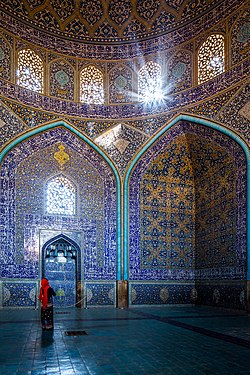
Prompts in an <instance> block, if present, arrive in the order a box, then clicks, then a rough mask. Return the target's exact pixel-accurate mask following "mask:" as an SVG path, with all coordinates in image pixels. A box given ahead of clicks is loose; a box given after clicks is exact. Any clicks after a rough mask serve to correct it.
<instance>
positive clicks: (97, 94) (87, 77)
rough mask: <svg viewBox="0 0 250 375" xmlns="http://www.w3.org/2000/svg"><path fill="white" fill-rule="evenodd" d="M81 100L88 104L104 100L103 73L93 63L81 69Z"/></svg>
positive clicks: (100, 102)
mask: <svg viewBox="0 0 250 375" xmlns="http://www.w3.org/2000/svg"><path fill="white" fill-rule="evenodd" d="M80 100H81V101H82V102H85V103H88V104H102V103H103V102H104V90H103V74H102V72H101V71H100V70H99V69H97V68H96V67H95V66H93V65H89V66H87V67H86V68H84V69H83V70H82V71H81V75H80Z"/></svg>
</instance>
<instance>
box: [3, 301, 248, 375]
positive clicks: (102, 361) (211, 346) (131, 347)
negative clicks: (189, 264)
mask: <svg viewBox="0 0 250 375" xmlns="http://www.w3.org/2000/svg"><path fill="white" fill-rule="evenodd" d="M54 320H55V328H54V331H53V332H50V331H42V330H41V327H40V323H39V311H38V310H32V309H5V308H4V309H1V310H0V334H1V350H0V374H1V375H26V374H33V375H35V374H36V375H38V374H39V375H40V374H41V375H42V374H51V375H52V374H54V375H56V374H57V375H74V374H78V375H84V374H91V375H94V374H106V375H112V374H127V375H140V374H144V375H184V374H185V375H218V374H220V375H241V374H248V375H249V374H250V316H248V315H247V314H245V313H242V312H232V311H227V310H221V309H214V308H209V307H192V306H169V307H153V306H152V307H140V308H130V309H123V310H122V309H114V308H89V309H77V308H74V309H72V308H71V309H65V310H61V309H55V310H54ZM66 333H68V334H66ZM80 333H82V334H80Z"/></svg>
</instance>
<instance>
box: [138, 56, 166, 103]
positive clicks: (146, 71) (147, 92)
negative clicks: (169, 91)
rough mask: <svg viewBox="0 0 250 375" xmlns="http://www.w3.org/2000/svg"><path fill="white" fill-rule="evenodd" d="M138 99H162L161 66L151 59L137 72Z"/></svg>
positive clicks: (148, 100)
mask: <svg viewBox="0 0 250 375" xmlns="http://www.w3.org/2000/svg"><path fill="white" fill-rule="evenodd" d="M138 95H139V100H142V101H145V102H150V101H157V100H160V99H162V97H163V93H162V77H161V66H160V65H159V64H157V63H155V62H153V61H149V62H147V63H146V64H145V65H144V66H143V67H142V68H141V69H140V70H139V73H138Z"/></svg>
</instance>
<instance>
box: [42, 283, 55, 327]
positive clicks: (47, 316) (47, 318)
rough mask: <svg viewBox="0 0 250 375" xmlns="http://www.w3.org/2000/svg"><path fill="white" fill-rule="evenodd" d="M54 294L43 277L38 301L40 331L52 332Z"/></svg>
mask: <svg viewBox="0 0 250 375" xmlns="http://www.w3.org/2000/svg"><path fill="white" fill-rule="evenodd" d="M55 295H56V293H55V292H54V290H53V288H51V286H50V285H49V281H48V279H46V278H45V277H44V278H43V279H42V280H41V288H40V293H39V300H40V302H41V324H42V329H46V330H53V328H54V325H53V296H55Z"/></svg>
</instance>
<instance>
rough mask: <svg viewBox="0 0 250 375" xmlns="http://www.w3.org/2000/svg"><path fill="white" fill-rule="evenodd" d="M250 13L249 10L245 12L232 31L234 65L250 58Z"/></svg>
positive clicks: (231, 49)
mask: <svg viewBox="0 0 250 375" xmlns="http://www.w3.org/2000/svg"><path fill="white" fill-rule="evenodd" d="M249 20H250V12H249V9H245V10H243V11H242V12H241V13H240V15H239V17H238V19H237V21H236V22H235V23H234V25H233V27H232V31H231V48H230V51H231V56H232V64H237V63H238V62H239V61H241V60H243V59H244V58H246V57H248V56H249V47H250V21H249Z"/></svg>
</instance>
